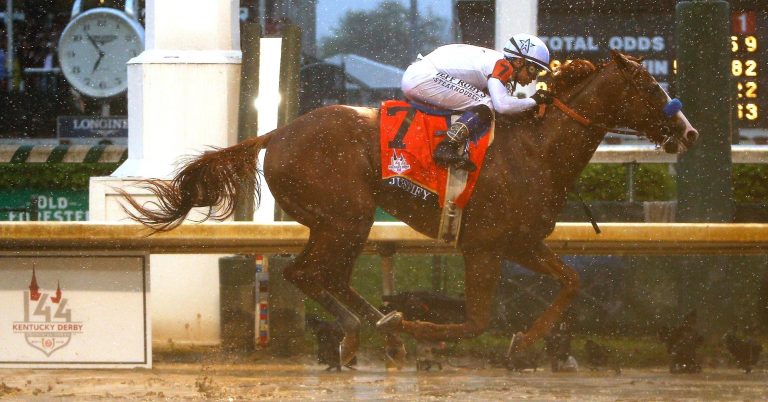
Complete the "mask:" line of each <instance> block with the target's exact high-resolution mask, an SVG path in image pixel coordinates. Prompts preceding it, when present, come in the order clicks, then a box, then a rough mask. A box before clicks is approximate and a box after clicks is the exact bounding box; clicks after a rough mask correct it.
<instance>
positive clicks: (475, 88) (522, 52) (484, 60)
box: [402, 33, 552, 171]
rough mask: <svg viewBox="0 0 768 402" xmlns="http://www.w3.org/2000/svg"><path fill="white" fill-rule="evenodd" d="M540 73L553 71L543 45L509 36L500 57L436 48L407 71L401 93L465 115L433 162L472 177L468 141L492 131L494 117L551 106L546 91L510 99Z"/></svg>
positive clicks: (528, 38) (465, 49)
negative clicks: (519, 88) (464, 172)
mask: <svg viewBox="0 0 768 402" xmlns="http://www.w3.org/2000/svg"><path fill="white" fill-rule="evenodd" d="M542 70H547V71H551V70H550V69H549V50H548V49H547V45H545V44H544V42H543V41H542V40H541V39H539V38H538V37H536V36H533V35H528V34H523V33H521V34H517V35H514V36H512V37H511V38H510V39H509V41H508V42H507V44H506V46H504V50H503V51H502V52H498V51H496V50H493V49H487V48H483V47H478V46H472V45H464V44H452V45H445V46H440V47H438V48H437V49H435V50H434V51H433V52H432V53H430V54H428V55H426V56H424V57H421V56H419V60H417V61H416V62H414V63H413V64H411V65H410V66H409V67H408V69H406V70H405V74H403V81H402V89H403V94H405V96H406V97H407V98H408V99H410V100H412V101H416V102H418V103H425V104H428V105H434V106H437V107H440V108H443V109H448V110H457V111H462V112H464V113H463V114H462V115H461V116H460V117H459V119H458V120H457V121H456V122H455V123H453V124H452V125H451V127H450V128H449V129H448V131H447V132H446V138H445V139H444V140H443V141H442V142H440V144H438V146H437V147H436V148H435V152H434V155H433V157H434V159H435V162H437V164H439V165H442V166H453V167H456V168H459V169H466V170H468V171H473V170H475V169H476V166H475V165H474V164H473V163H472V162H471V161H470V160H469V156H468V155H467V153H466V152H464V149H465V146H466V141H467V138H469V137H470V135H472V137H476V136H478V135H480V134H482V133H483V132H484V131H485V130H487V129H488V128H489V127H490V125H491V122H492V121H493V113H494V112H493V111H496V112H499V113H502V114H516V113H520V112H523V111H526V110H529V109H531V108H533V107H534V106H536V105H538V104H541V103H552V96H551V94H550V93H549V92H547V91H545V90H538V91H537V92H536V93H535V94H533V96H531V97H530V98H523V99H520V98H517V97H516V96H514V95H512V94H511V93H510V92H511V91H513V90H514V88H515V85H517V84H520V85H528V84H530V83H531V82H532V81H533V80H534V79H535V78H536V76H537V75H538V74H539V73H540V72H541V71H542Z"/></svg>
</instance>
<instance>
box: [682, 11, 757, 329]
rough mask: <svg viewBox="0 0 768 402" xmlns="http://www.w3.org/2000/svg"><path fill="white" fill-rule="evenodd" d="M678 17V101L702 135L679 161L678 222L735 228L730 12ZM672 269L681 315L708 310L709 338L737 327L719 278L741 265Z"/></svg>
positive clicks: (686, 260) (716, 261)
mask: <svg viewBox="0 0 768 402" xmlns="http://www.w3.org/2000/svg"><path fill="white" fill-rule="evenodd" d="M675 10H676V16H675V21H676V22H677V27H676V39H677V40H676V42H677V89H678V93H677V95H678V97H679V98H680V99H681V100H682V101H683V104H684V105H685V106H684V108H683V110H684V111H685V114H686V117H688V118H689V119H690V121H691V124H692V125H693V126H694V127H696V128H697V129H698V130H700V131H699V134H700V138H699V141H698V143H697V144H696V145H695V146H694V147H692V148H691V149H690V150H689V151H688V152H686V153H685V154H683V155H681V156H680V157H679V158H678V163H677V216H676V221H677V222H722V223H729V222H733V217H734V209H735V208H734V201H733V188H732V187H733V186H732V171H733V165H732V158H731V139H732V133H731V130H732V125H731V123H732V120H731V118H730V116H731V113H732V110H733V106H732V99H731V92H733V91H732V87H731V85H732V82H731V77H730V60H731V53H730V47H729V39H730V38H729V36H730V29H729V28H730V6H729V4H728V2H726V1H721V0H699V1H681V2H679V3H677V6H676V7H675ZM667 263H668V264H670V265H671V266H672V267H673V268H674V270H673V272H674V276H673V278H674V282H675V296H676V297H677V300H678V302H677V307H676V308H677V312H678V313H679V314H681V315H682V314H685V313H687V312H689V311H691V310H693V309H698V310H699V311H707V312H708V314H707V319H706V320H703V322H700V325H702V327H704V328H702V329H703V330H705V331H708V330H709V331H714V330H724V329H726V328H728V327H729V325H732V322H730V324H729V321H730V319H732V318H733V317H732V316H731V314H728V313H727V312H726V311H725V310H723V309H722V308H720V307H721V306H722V298H723V297H724V295H727V294H728V291H727V289H726V288H724V287H723V282H726V281H722V280H720V279H719V278H720V276H721V275H722V272H724V271H728V270H730V269H731V268H733V267H734V266H735V260H734V259H733V258H732V257H728V256H716V257H704V256H684V257H680V258H673V259H670V260H668V261H667ZM729 282H730V281H729ZM732 283H733V282H730V285H732ZM726 297H727V296H726ZM744 308H745V309H749V307H748V306H744Z"/></svg>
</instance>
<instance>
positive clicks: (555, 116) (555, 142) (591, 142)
mask: <svg viewBox="0 0 768 402" xmlns="http://www.w3.org/2000/svg"><path fill="white" fill-rule="evenodd" d="M598 80H599V78H598ZM599 92H600V91H599V86H597V85H591V86H589V87H588V88H584V89H581V90H580V91H579V93H577V94H574V95H575V96H573V97H571V98H570V100H569V101H568V106H569V107H571V108H572V109H574V110H575V111H576V112H578V113H579V114H581V115H582V116H584V117H587V118H589V119H590V120H593V121H597V119H600V117H599V115H600V113H596V112H595V111H600V110H602V109H603V108H605V109H607V108H609V105H607V102H606V100H604V99H603V98H602V97H600V96H599ZM566 95H569V94H566ZM563 98H564V99H569V98H568V96H563ZM553 109H554V108H553ZM541 131H542V133H543V134H544V136H543V141H544V143H543V144H542V146H543V148H544V152H545V153H544V154H545V155H546V158H545V159H546V161H547V163H548V164H549V168H550V169H551V170H552V172H553V174H552V176H553V180H554V181H556V183H555V184H559V185H562V186H563V187H567V186H570V185H571V184H572V183H573V182H574V181H575V180H576V179H577V178H578V176H579V174H580V173H581V171H582V170H584V168H585V167H586V166H587V164H588V163H589V160H590V159H592V155H594V153H595V151H596V150H597V147H598V145H600V142H601V141H602V140H603V137H605V132H604V131H602V130H599V129H596V128H594V127H585V126H584V125H582V124H580V123H579V122H577V121H576V120H574V119H573V118H571V117H568V116H567V115H565V114H564V113H561V112H560V111H559V110H557V111H556V110H550V111H549V112H548V113H547V115H546V116H545V118H544V121H542V122H541Z"/></svg>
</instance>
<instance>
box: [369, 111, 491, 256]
mask: <svg viewBox="0 0 768 402" xmlns="http://www.w3.org/2000/svg"><path fill="white" fill-rule="evenodd" d="M380 110H381V113H380V122H379V127H380V145H381V175H382V177H381V180H382V185H383V186H384V187H385V188H390V189H393V190H396V191H401V192H404V193H406V194H408V195H410V196H412V197H414V198H416V199H417V200H419V201H420V202H423V203H425V204H428V205H432V206H434V207H435V208H440V209H441V210H442V212H441V220H440V230H439V234H438V239H440V240H442V241H445V242H447V243H453V244H455V243H456V241H457V240H458V235H459V227H460V223H461V211H462V210H463V208H464V206H465V205H466V204H467V202H469V199H470V197H471V196H472V191H473V190H474V187H475V183H476V182H477V178H478V177H479V176H480V172H481V171H482V164H483V160H484V159H485V153H486V151H487V149H488V145H490V143H491V142H492V140H493V126H491V128H490V129H489V130H488V131H486V132H485V133H483V134H481V135H479V136H478V137H477V138H473V139H472V140H471V141H469V143H468V145H467V147H468V148H467V152H469V159H470V160H471V161H472V162H473V163H474V164H475V165H476V166H477V170H475V171H474V172H471V173H468V172H467V171H465V170H458V169H453V168H450V169H447V168H445V167H442V166H438V165H436V164H435V162H434V161H433V159H432V153H433V152H434V149H435V147H436V146H437V144H439V143H440V141H441V140H442V139H443V135H445V131H446V130H448V127H450V125H451V122H452V119H453V120H455V119H456V118H458V116H459V114H460V113H458V112H457V113H454V112H452V111H444V110H434V109H428V108H426V107H424V106H422V105H417V104H413V103H410V102H406V101H398V100H390V101H385V102H382V104H381V109H380Z"/></svg>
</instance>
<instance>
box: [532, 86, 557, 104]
mask: <svg viewBox="0 0 768 402" xmlns="http://www.w3.org/2000/svg"><path fill="white" fill-rule="evenodd" d="M531 99H533V100H534V101H536V104H537V105H541V104H545V105H550V104H552V100H553V99H554V96H552V92H549V91H547V90H546V89H539V90H538V91H536V93H535V94H533V95H531Z"/></svg>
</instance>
